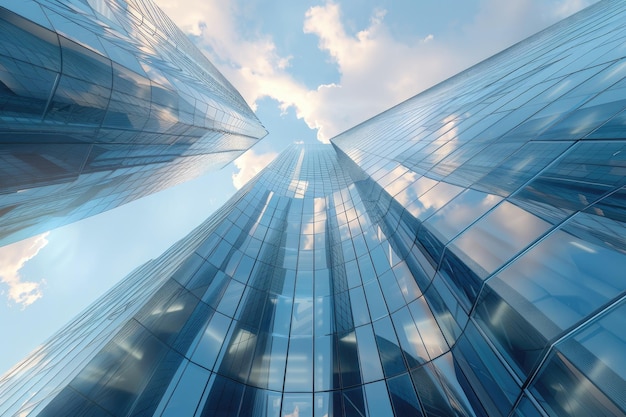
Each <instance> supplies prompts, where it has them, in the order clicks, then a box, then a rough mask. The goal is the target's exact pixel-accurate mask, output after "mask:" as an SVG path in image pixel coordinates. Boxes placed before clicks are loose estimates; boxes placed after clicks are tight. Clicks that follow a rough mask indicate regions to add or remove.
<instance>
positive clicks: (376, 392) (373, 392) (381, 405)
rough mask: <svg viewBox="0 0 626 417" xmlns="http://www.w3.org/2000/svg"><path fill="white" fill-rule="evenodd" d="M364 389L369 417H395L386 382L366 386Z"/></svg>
mask: <svg viewBox="0 0 626 417" xmlns="http://www.w3.org/2000/svg"><path fill="white" fill-rule="evenodd" d="M364 388H365V397H366V398H367V410H368V416H369V417H386V416H388V417H394V415H393V411H392V409H391V403H390V401H389V393H388V392H387V386H386V385H385V382H384V381H378V382H374V383H372V384H366V385H365V386H364Z"/></svg>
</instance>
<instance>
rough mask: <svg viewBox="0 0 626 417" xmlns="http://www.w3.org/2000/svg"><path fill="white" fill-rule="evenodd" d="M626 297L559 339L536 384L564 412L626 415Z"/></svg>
mask: <svg viewBox="0 0 626 417" xmlns="http://www.w3.org/2000/svg"><path fill="white" fill-rule="evenodd" d="M625 316H626V302H622V303H620V305H618V306H616V307H615V308H613V309H611V310H610V311H608V312H607V313H606V314H605V315H603V316H601V317H600V318H598V319H594V320H593V321H592V322H591V323H590V324H588V325H586V326H585V327H584V328H582V329H581V330H579V331H578V332H576V333H575V334H574V335H572V336H570V337H568V338H567V339H565V340H564V341H563V342H561V343H559V344H557V345H556V348H555V351H553V352H552V353H551V354H550V356H549V358H548V361H547V362H546V364H545V365H544V366H543V367H542V368H541V371H540V373H539V375H538V376H537V378H536V379H535V382H534V384H533V386H532V392H533V393H534V394H535V396H536V398H537V400H539V402H540V404H541V405H542V406H543V407H544V408H545V409H546V411H548V412H549V413H553V414H555V415H559V416H566V415H567V416H590V415H594V416H609V415H610V416H624V415H626V397H624V392H626V364H625V362H624V360H623V352H624V349H625V348H626V334H625V333H624V331H623V329H624V317H625Z"/></svg>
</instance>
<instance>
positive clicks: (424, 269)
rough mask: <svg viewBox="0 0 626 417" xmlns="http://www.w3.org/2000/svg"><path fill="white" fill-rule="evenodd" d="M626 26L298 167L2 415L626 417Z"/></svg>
mask: <svg viewBox="0 0 626 417" xmlns="http://www.w3.org/2000/svg"><path fill="white" fill-rule="evenodd" d="M625 17H626V5H624V4H623V3H621V2H602V3H600V4H598V5H596V6H593V7H592V8H590V9H587V10H585V11H583V12H581V13H579V14H577V15H575V16H573V17H572V18H570V19H568V20H566V21H564V22H562V23H560V24H558V25H556V26H554V27H552V28H549V29H547V30H546V31H543V32H541V33H539V34H538V35H536V36H534V37H532V38H529V39H528V40H526V41H524V42H522V43H520V44H518V45H516V46H515V47H513V48H510V49H508V50H506V51H504V52H503V53H501V54H499V55H496V56H494V57H492V58H490V59H489V60H487V61H485V62H483V63H481V64H479V65H477V66H475V67H473V68H471V69H469V70H467V71H465V72H463V73H461V74H459V75H457V76H455V77H453V78H451V79H449V80H447V81H445V82H444V83H441V84H440V85H438V86H435V87H433V88H431V89H429V90H427V91H425V92H423V93H421V94H419V95H417V96H415V97H414V98H412V99H410V100H407V101H406V102H404V103H401V104H400V105H398V106H396V107H394V108H392V109H390V110H388V111H386V112H384V113H382V114H380V115H378V116H376V117H374V118H373V119H371V120H369V121H366V122H364V123H363V124H361V125H359V126H356V127H354V128H353V129H350V130H348V131H346V132H344V133H343V134H341V135H339V136H338V137H336V138H334V139H333V141H332V142H333V145H332V146H330V145H319V146H313V147H303V146H294V147H293V148H291V149H290V150H288V151H286V152H285V153H284V154H282V155H281V156H280V157H278V158H277V159H276V160H275V161H274V162H273V163H272V164H271V165H270V166H269V167H268V168H266V169H265V170H264V171H263V172H262V173H261V174H259V175H258V176H257V177H256V178H254V179H253V180H252V181H251V182H250V183H249V184H247V185H246V186H245V187H244V188H243V189H242V190H240V191H239V192H238V193H237V194H236V195H235V196H234V197H233V198H232V199H231V200H230V201H229V202H228V203H227V204H226V205H225V206H224V207H223V208H222V209H220V210H219V211H218V212H216V213H215V214H214V215H213V216H211V217H210V218H209V219H207V220H206V222H205V223H203V224H202V225H200V226H199V227H198V228H197V229H196V230H195V231H193V232H192V233H191V234H190V235H189V236H187V237H186V238H184V239H183V240H181V241H180V242H178V243H177V244H176V245H174V246H173V247H172V248H170V249H169V250H168V251H167V252H166V253H164V254H163V255H162V256H161V257H159V258H158V259H155V260H153V261H151V262H149V263H147V264H145V265H143V266H142V267H140V268H138V269H137V270H136V271H134V272H133V273H132V274H131V275H130V276H129V277H127V278H126V279H125V280H124V281H122V282H121V283H120V284H118V286H116V287H115V288H114V289H112V290H111V291H110V292H109V293H108V294H107V295H105V296H104V297H103V298H102V299H100V300H99V301H97V302H96V303H94V304H93V305H92V306H91V307H90V308H89V309H88V310H87V311H86V312H85V313H83V314H82V315H80V316H79V317H77V318H76V319H75V320H74V321H73V322H72V323H70V324H69V325H68V326H67V327H66V328H65V329H63V330H62V331H61V332H60V333H58V334H57V335H56V336H54V337H53V338H52V339H50V340H49V341H48V342H47V343H46V344H44V345H42V346H41V347H40V348H39V349H37V350H36V351H35V352H34V353H33V354H31V356H29V357H28V358H26V359H25V360H24V361H23V362H21V363H20V364H18V365H17V366H16V367H14V368H13V369H12V370H11V371H10V372H9V373H7V374H6V375H5V376H4V377H3V378H2V379H1V380H0V413H3V414H7V415H39V416H55V415H59V414H67V415H90V416H100V415H102V416H111V415H113V416H127V415H157V416H181V415H196V416H214V415H216V416H256V415H259V416H265V415H267V416H294V417H295V416H298V417H300V416H316V417H317V416H331V415H333V416H338V415H348V416H376V417H379V416H408V415H411V416H412V415H415V416H453V415H462V416H526V417H528V416H545V415H555V416H590V415H593V416H600V415H603V416H620V415H625V414H626V399H625V398H624V396H623V393H624V392H626V359H625V357H624V355H623V352H624V350H625V347H626V330H625V329H624V326H623V323H624V319H625V318H626V285H625V283H624V278H623V271H624V269H625V268H626V238H625V236H626V230H625V222H626V215H625V213H626V207H625V206H626V198H625V193H626V176H625V175H624V174H625V173H626V171H625V167H626V156H625V152H624V151H626V139H624V131H625V129H624V117H625V116H624V115H626V100H624V94H623V92H624V91H625V90H624V86H625V85H626V78H625V77H626V58H625V55H626V49H625V48H624V45H626V43H625V42H626V35H625V34H624V32H623V30H621V29H622V28H623V25H624V23H623V22H624V21H626V19H625Z"/></svg>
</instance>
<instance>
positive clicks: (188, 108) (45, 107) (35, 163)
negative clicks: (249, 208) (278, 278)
mask: <svg viewBox="0 0 626 417" xmlns="http://www.w3.org/2000/svg"><path fill="white" fill-rule="evenodd" d="M266 133H267V132H266V131H265V129H264V128H263V126H262V125H261V124H260V122H259V121H258V119H257V118H256V116H255V115H254V114H253V112H252V111H251V110H250V108H249V107H248V105H247V104H246V103H245V101H244V100H243V98H242V97H241V95H240V94H239V93H238V92H237V91H236V90H235V89H234V88H233V86H232V85H231V84H230V83H229V82H228V81H227V80H226V79H225V78H224V77H223V76H222V75H221V74H220V73H219V72H218V71H217V70H216V69H215V67H214V66H213V65H212V64H211V63H210V62H209V61H208V60H207V59H206V58H205V57H204V56H203V55H202V53H201V52H200V51H198V50H197V49H196V48H195V47H194V46H193V45H192V44H191V42H190V41H189V40H188V39H187V37H186V36H185V35H184V34H183V33H182V32H181V31H180V30H179V29H178V28H177V27H176V26H175V25H174V24H173V23H172V21H171V20H170V19H169V18H168V17H167V16H165V15H164V14H163V12H162V11H161V10H160V9H158V8H157V7H156V6H155V5H154V4H153V3H152V2H151V1H150V0H129V1H126V0H119V1H118V0H106V1H82V0H71V1H64V2H57V1H51V0H50V1H49V0H36V1H34V0H25V1H13V0H2V1H0V244H7V243H11V242H14V241H17V240H20V239H23V238H25V237H28V236H32V235H34V234H37V233H41V232H43V231H46V230H49V229H51V228H54V227H57V226H60V225H63V224H67V223H69V222H72V221H75V220H79V219H82V218H85V217H88V216H91V215H94V214H97V213H100V212H102V211H105V210H109V209H111V208H114V207H117V206H119V205H121V204H124V203H127V202H129V201H132V200H134V199H137V198H139V197H142V196H145V195H148V194H151V193H153V192H155V191H159V190H161V189H164V188H166V187H169V186H171V185H174V184H177V183H180V182H182V181H185V180H187V179H190V178H193V177H196V176H197V175H199V174H201V173H203V172H206V171H207V170H210V169H217V168H220V167H222V166H224V165H226V164H227V163H229V162H231V161H232V160H233V159H235V158H236V157H238V156H239V155H241V154H242V153H243V152H244V151H246V150H247V149H248V148H250V147H251V146H252V145H254V144H255V143H256V142H257V140H258V139H260V138H261V137H263V136H265V134H266Z"/></svg>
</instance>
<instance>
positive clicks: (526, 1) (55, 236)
mask: <svg viewBox="0 0 626 417" xmlns="http://www.w3.org/2000/svg"><path fill="white" fill-rule="evenodd" d="M594 2H595V1H594V0H509V1H506V2H504V1H501V0H439V1H414V0H405V1H397V0H396V1H392V0H347V1H337V2H331V1H326V2H325V1H322V0H320V1H310V0H304V1H285V0H231V1H228V2H224V1H218V0H203V1H201V2H200V1H196V0H157V1H156V3H157V4H158V5H159V6H160V7H161V8H163V9H164V10H165V12H166V13H167V14H168V15H169V16H170V17H171V18H172V19H173V20H174V21H175V22H176V23H177V24H178V25H179V27H181V28H182V29H183V30H184V31H185V32H186V33H187V34H188V35H189V36H190V38H191V39H192V40H193V41H194V43H195V44H196V45H197V46H198V47H199V48H200V49H201V50H203V51H204V52H205V53H206V54H207V55H208V56H209V58H210V60H211V61H212V62H213V63H214V64H215V65H216V66H217V67H218V69H220V71H222V73H223V74H224V75H225V76H226V77H227V78H228V79H229V80H230V81H231V82H232V83H233V85H234V86H235V87H236V88H238V89H239V91H240V92H241V93H242V95H243V96H244V98H245V99H246V100H247V101H248V103H249V104H250V105H251V106H252V107H253V108H254V109H255V110H256V112H257V115H258V117H259V119H260V120H261V121H262V123H263V124H264V125H265V127H266V128H267V129H268V131H269V132H270V134H269V135H268V136H267V137H266V138H265V139H263V140H262V141H261V142H260V143H258V144H257V145H255V146H254V147H253V148H252V149H251V150H250V151H248V152H246V153H245V154H244V155H242V156H241V157H240V158H239V159H238V160H236V161H235V162H234V163H231V164H229V165H228V166H227V167H225V168H224V169H222V170H221V171H219V172H214V173H209V174H206V175H204V176H202V177H200V178H198V179H195V180H192V181H190V182H188V183H185V184H182V185H179V186H176V187H174V188H171V189H169V190H165V191H162V192H160V193H157V194H154V195H152V196H149V197H146V198H144V199H142V200H138V201H135V202H133V203H130V204H127V205H125V206H123V207H119V208H117V209H114V210H111V211H109V212H106V213H103V214H100V215H97V216H94V217H92V218H89V219H85V220H82V221H80V222H76V223H74V224H71V225H68V226H65V227H62V228H59V229H55V230H52V231H50V232H48V233H46V234H44V235H40V236H37V237H34V238H31V239H27V240H26V241H22V242H18V243H16V244H14V245H10V246H6V247H4V248H0V279H1V282H0V334H3V335H5V337H4V338H3V339H4V340H5V342H4V345H3V346H2V353H3V354H2V355H0V374H2V373H4V371H6V370H8V369H9V368H10V367H11V366H12V365H13V364H14V363H16V362H17V361H18V360H19V359H21V358H22V357H24V356H25V355H26V354H27V353H28V352H30V351H31V350H33V349H34V348H35V347H36V346H37V345H38V344H40V343H41V342H43V341H44V340H45V339H46V338H48V337H49V336H51V335H52V334H53V333H54V332H55V331H56V330H58V329H59V328H60V327H61V326H62V325H63V324H65V323H66V322H67V321H69V320H70V319H71V318H72V317H73V316H75V315H76V314H78V313H79V312H80V311H81V310H82V309H84V308H85V307H86V306H87V305H89V304H90V303H91V302H93V301H94V300H95V299H96V298H97V297H98V296H99V295H101V294H103V293H104V292H105V291H106V290H107V289H109V288H110V287H111V286H112V285H113V284H115V283H116V282H118V281H119V280H120V279H121V278H123V277H124V276H125V275H126V274H127V273H129V272H130V271H131V270H132V269H134V268H135V267H137V266H139V265H140V264H142V263H143V262H145V261H147V260H149V259H151V258H155V257H157V256H159V255H160V253H161V252H163V251H164V250H165V249H167V248H168V247H169V246H170V245H171V244H172V243H174V242H175V241H176V240H178V239H180V238H181V237H183V236H184V235H185V234H186V233H188V232H189V231H190V230H191V229H193V227H195V226H196V225H198V224H199V223H200V222H201V221H202V220H204V219H205V218H206V217H207V216H208V215H210V214H211V213H212V212H213V211H214V210H215V209H217V208H218V207H219V206H220V205H221V204H222V203H224V202H225V201H226V200H227V199H228V198H229V197H230V196H231V195H232V194H233V193H234V192H235V190H236V188H238V187H241V185H243V183H245V181H247V180H248V179H249V178H251V177H252V176H253V175H254V174H255V173H256V172H258V171H259V170H260V169H262V168H263V167H264V166H265V165H267V164H268V163H269V162H270V161H271V160H272V159H273V158H274V157H275V156H276V155H277V154H278V153H279V152H280V151H281V150H283V149H284V148H285V147H287V146H289V144H291V143H293V142H300V141H303V142H315V141H316V140H320V141H323V142H326V141H328V139H330V138H331V137H332V136H334V135H336V134H338V133H340V132H341V131H343V130H345V129H347V128H350V127H352V126H353V125H355V124H357V123H359V122H361V121H363V120H366V119H368V118H369V117H372V116H374V115H375V114H377V113H379V112H381V111H383V110H385V109H386V108H388V107H390V106H392V105H394V104H397V103H399V102H401V101H403V100H405V99H407V98H409V97H411V96H413V95H415V94H417V93H419V92H420V91H423V90H424V89H426V88H428V87H430V86H432V85H434V84H436V83H437V82H440V81H443V80H444V79H446V78H448V77H450V76H452V75H454V74H456V73H457V72H459V71H461V70H463V69H465V68H467V67H469V66H471V65H472V64H475V63H477V62H480V61H481V60H483V59H485V58H487V57H489V56H490V55H493V54H494V53H496V52H498V51H500V50H502V49H504V48H506V47H508V46H510V45H512V44H514V43H516V42H518V41H520V40H522V39H524V38H525V37H527V36H529V35H531V34H533V33H535V32H537V31H538V30H540V29H543V28H545V27H547V26H548V25H550V24H552V23H554V22H556V21H558V20H560V19H562V18H564V17H566V16H568V15H570V14H572V13H574V12H575V11H577V10H580V9H581V8H583V7H585V6H587V5H590V4H591V3H594ZM6 335H10V337H6ZM7 341H8V343H7Z"/></svg>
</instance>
